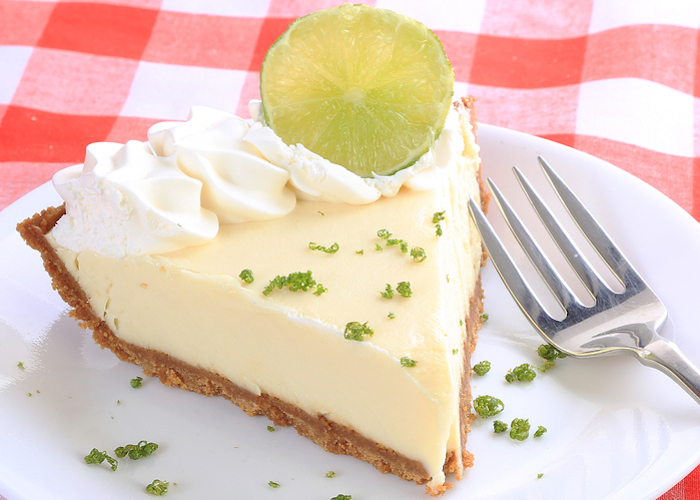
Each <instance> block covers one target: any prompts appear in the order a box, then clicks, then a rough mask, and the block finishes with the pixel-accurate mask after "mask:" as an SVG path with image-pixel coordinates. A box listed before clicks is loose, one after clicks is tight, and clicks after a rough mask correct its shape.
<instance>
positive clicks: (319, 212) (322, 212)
mask: <svg viewBox="0 0 700 500" xmlns="http://www.w3.org/2000/svg"><path fill="white" fill-rule="evenodd" d="M318 213H319V214H321V215H326V214H324V213H323V212H321V211H320V210H318Z"/></svg>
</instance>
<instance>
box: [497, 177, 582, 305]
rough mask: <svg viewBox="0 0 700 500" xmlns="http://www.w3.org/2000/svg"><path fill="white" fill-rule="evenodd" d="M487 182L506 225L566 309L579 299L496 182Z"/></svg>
mask: <svg viewBox="0 0 700 500" xmlns="http://www.w3.org/2000/svg"><path fill="white" fill-rule="evenodd" d="M488 183H489V187H490V188H491V192H492V193H493V195H494V198H495V200H496V203H497V204H498V208H499V209H500V210H501V213H502V214H503V216H504V217H505V219H506V221H507V222H508V226H509V227H510V229H511V231H512V232H513V234H514V235H515V237H516V238H517V239H518V241H519V242H520V246H521V247H522V248H523V250H525V253H526V254H527V256H528V257H529V259H530V261H531V262H532V263H533V264H534V266H535V268H537V271H538V272H539V273H540V276H542V279H544V281H545V283H547V286H548V287H549V289H550V291H551V292H552V293H553V294H554V296H555V297H556V298H557V300H558V301H559V303H560V304H561V305H562V307H564V309H567V308H568V307H569V305H570V304H572V303H578V302H579V301H578V300H577V299H576V297H575V296H574V294H573V292H572V291H571V289H570V288H569V286H568V285H567V284H566V282H565V281H564V280H563V279H562V277H561V275H560V274H559V273H558V272H557V271H556V269H555V268H554V266H553V265H552V263H551V262H550V261H549V259H548V258H547V257H546V255H545V254H544V252H543V251H542V249H541V248H540V246H539V245H538V244H537V242H536V241H535V239H534V238H533V237H532V235H531V234H530V231H528V230H527V228H526V227H525V225H524V224H523V222H522V220H521V219H520V218H519V217H518V215H517V214H516V213H515V210H513V208H512V206H511V205H510V203H508V200H507V199H506V198H505V197H504V196H503V193H502V192H501V190H500V189H499V188H498V186H497V185H496V183H495V182H493V180H491V179H488Z"/></svg>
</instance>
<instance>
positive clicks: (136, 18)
mask: <svg viewBox="0 0 700 500" xmlns="http://www.w3.org/2000/svg"><path fill="white" fill-rule="evenodd" d="M157 14H158V11H156V10H151V9H142V8H135V7H125V6H120V5H110V4H93V3H69V2H66V3H59V4H57V5H56V8H55V9H54V11H53V13H52V14H51V17H50V18H49V22H48V24H47V26H46V29H45V30H44V34H43V35H42V37H41V39H40V40H39V42H38V44H37V45H38V46H39V47H49V48H54V49H63V50H72V51H76V52H85V53H88V54H101V55H108V56H117V57H124V58H128V59H140V58H141V54H143V50H144V48H145V47H146V44H147V43H148V40H149V38H150V36H151V29H152V28H153V25H154V23H155V21H156V16H157Z"/></svg>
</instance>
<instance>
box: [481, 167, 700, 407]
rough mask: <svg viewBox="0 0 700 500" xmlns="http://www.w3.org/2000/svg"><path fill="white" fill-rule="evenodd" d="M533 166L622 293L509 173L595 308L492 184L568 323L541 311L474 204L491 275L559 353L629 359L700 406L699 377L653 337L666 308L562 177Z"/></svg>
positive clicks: (679, 355)
mask: <svg viewBox="0 0 700 500" xmlns="http://www.w3.org/2000/svg"><path fill="white" fill-rule="evenodd" d="M538 160H539V162H540V165H541V166H542V168H543V170H544V172H545V174H546V176H547V178H548V179H549V181H550V183H551V184H552V186H553V187H554V190H555V191H556V192H557V194H558V195H559V198H560V200H561V201H562V203H563V204H564V206H565V207H566V208H567V210H568V212H569V215H570V216H571V218H572V219H573V220H574V221H575V222H576V224H577V225H578V227H579V229H580V230H581V232H582V233H583V234H584V235H585V236H586V238H587V239H588V241H589V242H590V244H591V245H592V246H593V248H594V249H595V250H596V251H597V253H598V255H600V257H601V258H602V260H603V261H604V262H605V264H606V265H607V266H608V267H609V269H610V270H611V271H612V273H613V274H614V275H615V276H616V277H617V279H618V280H619V281H620V283H621V284H622V285H623V286H624V290H623V291H622V292H616V291H613V290H612V289H611V288H610V287H609V286H608V285H607V284H606V283H605V282H604V281H603V279H602V278H601V277H600V275H599V274H598V273H597V272H596V271H595V270H594V268H593V267H592V266H591V264H590V263H589V261H588V260H587V259H586V258H585V257H584V256H583V254H582V253H581V251H580V250H579V248H578V247H577V245H576V244H575V243H574V241H573V240H572V239H571V237H570V236H569V234H568V233H567V232H566V230H565V229H564V228H563V227H562V226H561V224H560V223H559V221H558V220H557V218H556V217H555V216H554V214H553V213H552V211H551V210H550V209H549V208H548V207H547V205H546V204H545V202H544V201H543V199H542V198H541V197H540V196H539V194H538V193H537V192H536V191H535V189H534V188H533V186H532V184H530V182H529V181H528V180H527V179H526V178H525V176H524V175H523V173H522V172H521V171H520V169H518V167H513V170H514V173H515V175H516V177H517V179H518V181H519V182H520V185H521V186H522V188H523V190H524V191H525V194H526V195H527V197H528V198H529V200H530V203H531V204H532V206H533V207H534V209H535V211H536V212H537V214H538V216H539V217H540V219H541V221H542V222H543V224H544V226H545V227H546V228H547V230H548V231H549V234H550V235H551V236H552V238H553V239H554V241H555V242H556V244H557V246H558V247H559V249H560V250H561V252H562V253H563V255H564V256H565V258H566V260H567V261H568V263H569V264H570V265H571V267H572V268H573V270H574V271H575V273H576V274H577V275H578V277H579V278H580V279H581V281H582V283H583V284H584V286H585V287H586V288H587V289H588V291H589V292H590V293H591V295H592V297H593V299H594V300H595V303H594V304H593V305H592V306H587V305H584V304H583V303H582V302H581V301H580V300H579V299H578V298H577V297H576V296H575V295H574V293H573V292H572V290H571V288H570V287H569V286H568V285H567V284H566V282H565V281H564V280H563V279H562V277H561V275H560V274H559V273H558V272H557V270H556V269H555V267H554V266H553V264H552V263H551V261H550V260H549V259H548V258H547V257H546V256H545V254H544V253H543V251H542V250H541V248H540V246H539V245H538V244H537V243H536V242H535V240H534V238H533V237H532V235H531V233H530V232H529V231H528V230H527V228H525V226H524V225H523V223H522V221H521V219H520V218H519V217H518V216H517V215H516V213H515V211H514V210H513V208H512V207H511V205H510V204H509V203H508V201H507V200H506V199H505V197H504V196H503V194H502V193H501V191H500V190H499V189H498V187H497V186H496V184H495V183H494V182H493V181H492V180H491V179H488V183H489V187H490V188H491V191H492V193H493V195H494V198H495V200H496V202H497V205H498V207H499V209H500V211H501V213H502V214H503V216H504V217H505V220H506V221H507V223H508V225H509V227H510V229H511V230H512V232H513V234H514V235H515V237H516V238H517V240H518V242H519V243H520V245H521V247H522V248H523V250H524V251H525V253H526V254H527V256H528V257H529V259H530V261H531V262H532V263H533V264H534V266H535V268H536V269H537V271H538V272H539V274H540V275H541V276H542V278H543V280H544V282H545V283H546V284H547V286H548V288H549V289H550V291H551V292H552V294H553V295H554V297H555V298H556V300H557V301H558V303H559V304H560V305H561V306H562V308H563V309H564V311H565V313H566V316H565V317H564V318H563V319H561V320H559V319H554V318H553V317H552V316H551V315H550V314H549V313H548V312H547V311H546V310H545V308H544V306H543V305H542V303H541V302H540V300H538V298H537V297H536V296H535V294H534V293H533V291H532V288H531V287H530V285H529V284H528V282H527V281H526V279H525V278H524V276H523V273H522V272H521V271H520V269H519V268H518V267H517V265H516V264H515V262H514V260H513V258H512V257H511V256H510V255H509V253H508V251H507V250H506V248H505V246H504V245H503V243H502V242H501V240H500V239H499V237H498V235H497V234H496V232H495V231H494V229H493V227H492V226H491V224H490V223H489V221H488V220H487V218H486V216H485V215H484V213H483V212H482V211H481V209H480V207H479V205H478V204H477V203H476V202H475V201H474V200H473V199H472V200H470V203H469V208H470V211H471V215H472V218H473V219H474V221H475V223H476V225H477V228H478V229H479V232H480V233H481V237H482V240H483V242H484V245H485V246H486V249H487V251H488V253H489V256H490V257H491V261H492V262H493V264H494V267H495V268H496V270H497V271H498V274H499V275H500V276H501V279H502V280H503V282H504V283H505V285H506V287H507V288H508V290H509V291H510V293H511V295H512V296H513V298H514V299H515V301H516V302H517V304H518V306H519V307H520V309H521V310H522V311H523V313H524V314H525V316H526V317H527V318H528V320H530V323H532V325H533V326H534V327H535V329H536V330H537V331H538V332H539V334H540V335H541V336H542V337H543V338H544V339H545V340H546V341H547V342H549V343H550V344H552V345H553V346H554V347H555V348H557V349H558V350H560V351H561V352H563V353H565V354H568V355H570V356H575V357H582V358H587V357H593V356H601V355H607V354H617V353H628V354H629V353H631V354H634V355H635V356H636V357H637V359H639V361H641V362H642V363H643V364H645V365H647V366H651V367H653V368H656V369H658V370H660V371H662V372H664V373H665V374H667V375H669V376H670V377H671V378H672V379H674V380H675V381H676V382H677V383H678V384H680V386H681V387H683V389H685V390H686V391H687V392H688V394H690V395H691V396H692V397H693V398H694V399H695V401H697V402H698V403H700V370H698V368H697V367H695V366H694V365H693V364H692V363H691V362H690V361H689V360H688V358H686V357H685V356H684V355H683V354H682V353H681V351H680V350H679V349H678V347H677V346H676V344H674V343H673V342H670V341H668V340H666V339H664V338H663V337H661V336H660V335H659V334H658V331H659V329H660V328H661V326H662V325H663V324H664V322H665V321H666V318H667V312H666V307H665V306H664V304H663V303H662V302H661V300H660V299H659V298H658V297H657V296H656V295H655V294H654V292H653V291H652V290H651V288H649V286H648V285H647V284H646V283H645V282H644V279H642V277H641V276H640V275H639V274H638V273H637V271H635V270H634V268H633V267H632V265H631V264H630V263H629V261H628V260H627V259H626V258H625V256H624V255H623V254H622V252H621V251H620V250H619V249H618V247H617V246H616V245H615V243H614V242H613V241H612V240H611V239H610V237H609V236H608V235H607V234H606V232H605V231H604V230H603V228H602V227H601V226H600V225H599V224H598V222H597V221H596V220H595V219H594V218H593V216H592V215H591V214H590V212H589V211H588V210H587V209H586V207H585V206H584V205H583V204H582V203H581V201H580V200H579V199H578V198H577V197H576V195H575V194H574V193H573V192H572V191H571V189H570V188H569V187H568V186H567V185H566V184H565V183H564V181H563V180H562V179H561V177H559V175H557V173H556V172H555V171H554V170H553V169H552V167H550V166H549V164H548V163H547V162H546V161H545V160H544V159H543V158H542V157H538Z"/></svg>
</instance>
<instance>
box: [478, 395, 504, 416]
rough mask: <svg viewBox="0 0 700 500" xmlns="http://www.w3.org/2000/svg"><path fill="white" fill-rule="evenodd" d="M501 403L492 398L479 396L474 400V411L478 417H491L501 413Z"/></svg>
mask: <svg viewBox="0 0 700 500" xmlns="http://www.w3.org/2000/svg"><path fill="white" fill-rule="evenodd" d="M504 408H505V405H504V404H503V401H501V400H500V399H498V398H494V397H493V396H479V397H478V398H476V399H475V400H474V410H475V411H476V412H477V413H478V414H479V416H480V417H493V416H494V415H498V414H499V413H501V412H502V411H503V409H504Z"/></svg>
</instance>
